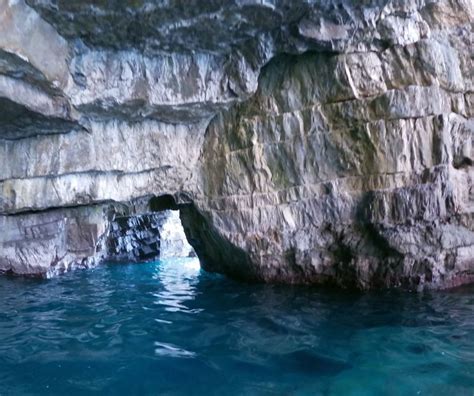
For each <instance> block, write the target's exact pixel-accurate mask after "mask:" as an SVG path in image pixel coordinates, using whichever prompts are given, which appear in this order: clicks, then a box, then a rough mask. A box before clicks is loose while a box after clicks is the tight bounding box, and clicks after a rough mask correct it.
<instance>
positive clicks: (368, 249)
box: [0, 0, 474, 289]
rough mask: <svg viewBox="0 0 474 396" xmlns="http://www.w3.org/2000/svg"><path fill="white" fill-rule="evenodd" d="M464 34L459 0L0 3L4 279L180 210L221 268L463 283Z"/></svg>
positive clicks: (469, 87) (471, 199)
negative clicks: (113, 224) (160, 203)
mask: <svg viewBox="0 0 474 396" xmlns="http://www.w3.org/2000/svg"><path fill="white" fill-rule="evenodd" d="M473 19H474V10H473V5H472V2H470V1H465V0H449V1H448V0H437V1H436V0H429V1H428V0H421V1H411V0H401V1H389V2H387V1H378V0H371V1H368V2H364V3H363V4H360V3H357V2H352V1H344V0H343V1H316V0H315V1H286V0H278V1H274V2H256V1H235V0H226V1H222V0H218V1H209V2H191V3H189V2H182V1H179V0H173V1H168V2H151V1H147V0H142V1H125V2H120V4H118V3H117V4H115V3H114V2H92V1H71V0H68V1H50V0H26V1H23V0H5V1H4V2H3V3H1V4H0V22H1V23H0V33H2V34H0V104H1V105H2V106H1V108H0V164H1V167H0V216H1V217H0V221H1V223H0V224H1V225H2V228H1V232H0V247H1V249H0V263H1V264H0V265H1V266H2V270H3V271H10V272H14V273H19V274H35V273H44V272H48V271H49V268H59V267H63V268H69V267H70V266H71V263H77V262H84V263H86V262H96V261H100V260H102V259H104V257H103V256H102V255H101V254H99V253H98V251H101V246H102V245H101V244H102V243H104V240H105V238H106V237H105V235H106V230H107V225H108V224H109V222H110V221H111V218H110V213H109V214H107V213H108V209H107V210H105V209H104V208H106V207H108V206H107V205H116V206H117V205H119V206H120V205H122V206H124V207H126V208H128V209H127V210H125V212H123V211H122V212H123V213H122V212H121V213H122V215H123V216H125V217H124V219H126V220H123V221H124V224H123V227H122V226H120V227H119V229H120V232H119V231H118V230H117V232H119V233H120V235H121V236H120V238H122V237H123V236H124V235H127V229H128V230H133V229H136V228H137V227H138V229H140V228H141V227H142V226H143V225H147V226H146V227H145V228H146V229H147V230H148V231H150V230H151V229H155V228H153V227H152V226H151V224H153V223H154V221H155V220H154V218H153V216H155V215H153V214H152V215H151V217H150V210H151V209H150V207H151V206H153V205H152V204H151V203H150V202H152V201H149V200H150V197H163V196H170V197H172V200H171V201H170V202H171V203H168V204H167V205H165V207H163V208H161V209H160V210H162V209H178V208H179V209H180V210H181V217H182V221H183V224H184V226H185V230H186V233H187V236H188V239H189V241H190V242H191V244H192V245H193V246H194V248H195V250H196V253H197V254H198V256H199V258H200V259H201V262H202V264H203V266H204V268H206V269H208V270H211V271H217V272H222V273H226V274H229V275H232V276H234V277H238V278H244V279H253V280H264V281H271V282H288V283H332V284H336V285H339V286H343V287H357V288H378V287H407V288H410V289H423V288H444V287H452V286H456V285H458V284H462V283H467V282H471V281H473V279H474V214H473V213H474V212H473V208H474V195H473V191H472V190H473V176H474V168H473V166H472V164H473V161H474V158H473V157H474V153H473V148H472V142H473V136H474V134H473V132H474V126H473V124H474V121H473V118H472V117H473V112H474V110H473V103H474V101H473V97H474V96H473V91H474V90H473V74H472V70H473V67H472V55H473V54H472V51H473V49H472V38H473V37H472V23H473ZM19 21H21V22H22V23H21V24H19ZM19 26H22V28H21V29H20V28H19ZM143 200H145V201H143ZM137 202H138V203H137ZM140 202H146V204H143V205H142V204H141V203H140ZM97 208H101V209H97ZM151 212H153V210H152V211H151ZM78 216H79V217H78ZM117 216H118V214H117V213H116V214H115V217H117ZM130 216H131V217H130ZM137 216H138V217H137ZM140 216H145V217H140ZM147 216H148V217H147ZM115 217H114V218H115ZM78 218H80V219H81V220H80V221H77V220H71V219H78ZM138 219H140V220H138ZM130 221H132V222H138V223H140V224H138V223H137V224H135V223H134V226H133V227H132V225H130V224H128V223H129V222H130ZM141 222H142V223H141ZM117 224H118V223H117ZM30 225H31V227H33V228H31V227H30ZM135 226H137V227H135ZM28 227H30V228H31V229H34V231H31V232H30V231H27V230H29V229H30V228H28ZM35 227H36V228H35ZM148 231H147V232H148ZM150 232H151V231H150ZM132 233H133V232H132ZM151 234H153V232H151ZM151 234H150V235H145V236H143V238H142V239H140V238H141V237H138V236H137V235H135V236H134V237H132V239H130V240H128V242H127V243H128V245H130V244H132V240H133V238H135V239H136V240H141V241H143V243H142V244H141V245H140V244H139V245H140V246H148V247H147V248H146V249H145V250H147V252H145V251H144V250H143V249H142V250H143V251H141V252H139V253H140V254H138V256H139V257H141V255H142V254H143V255H145V256H147V257H148V255H153V254H154V253H153V251H154V248H153V246H154V245H153V243H154V242H153V241H152V240H153V236H152V235H151ZM65 238H66V239H67V238H70V240H73V242H71V243H69V242H68V243H66V244H65V243H64V240H65ZM127 243H125V245H123V246H128V245H127ZM64 246H68V247H67V248H64ZM69 246H73V247H71V248H70V247H69ZM130 246H131V245H130ZM156 248H157V249H158V246H156ZM71 249H72V250H71ZM111 249H112V250H111V251H114V252H115V253H114V254H117V255H118V256H120V255H121V254H125V256H126V255H127V254H129V253H130V251H132V252H133V249H131V250H127V249H125V248H124V249H125V250H124V249H122V248H118V245H117V246H115V245H114V247H113V248H111ZM114 249H115V250H114ZM117 249H118V250H117ZM148 250H150V252H148ZM71 252H72V253H71ZM74 252H76V253H77V252H79V253H77V254H76V253H74ZM155 253H156V252H155ZM133 254H135V253H133ZM79 258H80V259H79ZM58 263H61V265H59V266H58Z"/></svg>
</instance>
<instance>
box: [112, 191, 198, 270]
mask: <svg viewBox="0 0 474 396" xmlns="http://www.w3.org/2000/svg"><path fill="white" fill-rule="evenodd" d="M182 206H183V205H178V204H177V203H176V200H175V198H174V197H173V196H172V195H169V194H166V195H161V196H155V197H152V198H151V199H150V200H149V201H148V202H147V204H146V205H145V207H144V208H141V210H138V211H137V212H138V213H137V214H121V215H116V216H115V217H114V218H113V220H112V221H111V222H110V226H109V232H108V237H107V242H106V244H107V261H116V262H137V263H138V262H148V261H164V260H168V261H170V260H171V261H173V260H174V261H176V263H181V264H183V263H184V264H183V265H186V266H189V267H193V268H194V269H200V262H199V259H198V257H197V254H196V251H195V250H194V248H193V246H192V244H191V243H190V242H189V241H188V237H187V234H186V232H185V229H184V226H183V222H182V216H181V213H180V212H181V209H182ZM183 259H186V260H183Z"/></svg>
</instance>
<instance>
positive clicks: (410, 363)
mask: <svg viewBox="0 0 474 396" xmlns="http://www.w3.org/2000/svg"><path fill="white" fill-rule="evenodd" d="M0 301H2V305H1V306H0V395H4V394H5V395H10V394H12V395H23V394H24V395H28V394H35V395H41V394H68V393H73V394H87V395H89V394H101V395H102V394H113V395H115V394H133V395H142V394H167V395H189V394H195V395H200V394H203V395H204V394H205V395H213V394H215V395H221V394H223V393H224V394H228V395H244V394H245V395H265V394H268V395H283V394H285V395H286V394H288V395H325V396H326V395H329V396H330V395H380V394H385V395H418V394H420V395H445V394H449V395H451V394H452V395H470V396H472V394H473V389H474V337H473V336H472V334H474V288H473V287H466V288H463V289H458V290H455V291H450V292H438V293H424V294H405V293H396V292H386V293H366V294H351V293H344V292H340V291H339V292H333V291H320V290H317V289H314V288H308V287H291V286H289V287H283V286H271V285H247V284H239V283H235V282H232V281H230V280H227V279H225V278H223V277H220V276H217V275H210V274H205V273H201V272H200V271H199V268H197V267H196V261H192V260H177V261H173V260H168V261H164V262H160V263H147V264H139V265H106V266H101V267H97V268H95V269H93V270H90V271H77V272H72V273H68V274H66V275H64V276H61V277H59V278H56V279H50V280H45V281H39V280H33V279H7V278H0Z"/></svg>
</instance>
